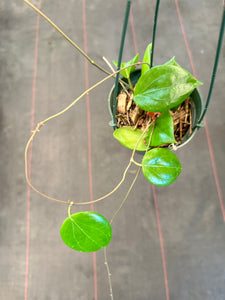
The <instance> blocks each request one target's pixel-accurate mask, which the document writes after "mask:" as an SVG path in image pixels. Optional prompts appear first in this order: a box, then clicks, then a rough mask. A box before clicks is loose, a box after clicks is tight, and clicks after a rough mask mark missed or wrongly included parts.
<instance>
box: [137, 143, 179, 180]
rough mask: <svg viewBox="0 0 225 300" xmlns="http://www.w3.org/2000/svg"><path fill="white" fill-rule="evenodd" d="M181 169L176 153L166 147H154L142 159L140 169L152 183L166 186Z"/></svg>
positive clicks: (174, 178)
mask: <svg viewBox="0 0 225 300" xmlns="http://www.w3.org/2000/svg"><path fill="white" fill-rule="evenodd" d="M181 170H182V167H181V164H180V162H179V160H178V158H177V157H176V155H175V154H174V153H173V152H171V151H170V150H168V149H164V148H154V149H152V150H150V151H148V152H147V153H146V154H145V155H144V157H143V160H142V171H143V173H144V175H145V177H146V178H147V180H148V181H150V182H151V183H152V184H154V185H158V186H166V185H169V184H171V183H173V182H174V181H175V180H176V178H177V177H178V176H179V174H180V172H181Z"/></svg>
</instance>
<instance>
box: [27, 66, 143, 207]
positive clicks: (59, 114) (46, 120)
mask: <svg viewBox="0 0 225 300" xmlns="http://www.w3.org/2000/svg"><path fill="white" fill-rule="evenodd" d="M140 64H142V63H140V62H138V63H135V64H132V65H140ZM132 65H131V66H132ZM128 67H130V66H127V67H124V68H122V69H120V70H118V71H116V72H114V73H112V74H110V75H109V76H107V77H105V78H103V79H102V80H101V81H99V82H97V83H96V84H94V85H93V86H92V87H90V88H89V89H87V90H86V91H85V92H83V93H82V94H81V95H80V96H79V97H78V98H76V99H75V100H74V101H73V102H72V103H71V104H70V105H68V106H67V107H66V108H64V109H63V110H61V111H60V112H58V113H56V114H54V115H52V116H50V117H48V118H47V119H45V120H43V121H42V122H39V123H38V125H37V127H36V129H35V130H34V131H33V133H32V135H31V137H30V138H29V140H28V142H27V145H26V147H25V154H24V156H25V177H26V181H27V184H28V185H29V186H30V187H31V188H32V189H33V190H34V191H35V192H36V193H38V194H39V195H41V196H43V197H45V198H47V199H49V200H52V201H55V202H60V203H64V204H68V203H69V202H68V201H64V200H60V199H56V198H53V197H50V196H48V195H46V194H44V193H42V192H40V191H39V190H38V189H37V188H36V187H34V186H33V185H32V184H31V181H30V178H29V176H28V150H29V146H30V144H31V142H32V141H33V139H34V137H35V135H36V134H37V133H38V132H39V130H40V128H41V127H42V126H43V125H44V124H46V123H47V122H48V121H50V120H52V119H54V118H56V117H59V116H61V115H62V114H64V113H65V112H66V111H68V110H69V109H70V108H71V107H73V106H74V105H75V104H76V103H77V102H78V101H79V100H80V99H81V98H82V97H83V96H85V95H86V94H87V93H89V92H90V91H91V90H93V89H94V88H96V87H97V86H99V85H100V84H102V83H103V82H105V81H106V80H108V79H109V78H111V77H113V76H115V75H116V74H117V73H119V72H120V71H121V70H125V69H126V68H128ZM133 156H134V153H133ZM133 156H132V157H133ZM130 165H131V161H130V162H129V164H128V166H127V168H126V170H125V172H124V175H123V178H122V180H121V182H120V183H119V184H118V185H117V186H116V188H115V189H113V191H112V192H110V193H108V194H107V195H105V196H103V197H101V198H99V199H97V200H94V201H89V202H82V203H79V202H78V203H74V204H77V205H78V204H80V205H81V204H90V203H94V202H98V201H101V200H103V199H105V198H106V197H108V196H110V195H112V194H113V193H114V192H115V191H116V190H117V189H118V188H119V187H120V185H121V184H122V182H123V181H124V179H125V176H126V173H127V171H128V169H129V167H130Z"/></svg>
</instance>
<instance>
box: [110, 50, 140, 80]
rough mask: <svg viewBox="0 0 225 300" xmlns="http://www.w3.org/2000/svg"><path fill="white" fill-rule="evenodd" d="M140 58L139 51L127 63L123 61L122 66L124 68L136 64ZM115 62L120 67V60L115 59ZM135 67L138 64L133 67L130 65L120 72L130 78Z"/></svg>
mask: <svg viewBox="0 0 225 300" xmlns="http://www.w3.org/2000/svg"><path fill="white" fill-rule="evenodd" d="M138 59H139V53H137V55H136V56H135V57H134V58H132V59H131V60H130V61H128V62H126V63H121V66H120V68H121V69H122V68H125V67H128V66H129V65H132V64H135V63H137V62H138ZM113 63H114V65H115V66H116V67H118V61H116V60H114V61H113ZM135 69H136V66H132V67H129V68H127V69H125V70H123V71H121V72H120V73H121V74H122V75H123V77H125V78H130V73H131V72H133V71H134V70H135Z"/></svg>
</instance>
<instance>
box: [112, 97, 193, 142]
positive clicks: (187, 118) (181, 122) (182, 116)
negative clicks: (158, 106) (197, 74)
mask: <svg viewBox="0 0 225 300" xmlns="http://www.w3.org/2000/svg"><path fill="white" fill-rule="evenodd" d="M169 112H170V114H171V116H172V118H173V123H174V136H175V140H176V141H177V142H180V141H181V140H182V138H183V136H184V135H185V134H186V132H187V131H188V129H189V127H190V124H191V123H192V114H191V97H188V98H187V99H186V100H185V101H184V102H183V103H182V104H181V105H180V106H179V107H178V108H177V110H176V111H173V110H169ZM159 116H160V112H158V113H152V112H147V111H144V110H142V109H141V108H140V107H138V106H137V104H136V103H135V102H134V101H133V94H132V93H131V94H130V93H128V92H127V91H126V92H124V91H122V92H121V93H120V94H119V95H118V97H117V115H116V118H117V126H118V127H119V128H120V127H125V126H130V127H133V128H139V129H141V130H145V128H146V126H147V125H148V124H149V122H151V120H152V121H153V120H154V119H156V118H157V117H159ZM191 129H192V128H191V127H190V135H191V133H192V130H191Z"/></svg>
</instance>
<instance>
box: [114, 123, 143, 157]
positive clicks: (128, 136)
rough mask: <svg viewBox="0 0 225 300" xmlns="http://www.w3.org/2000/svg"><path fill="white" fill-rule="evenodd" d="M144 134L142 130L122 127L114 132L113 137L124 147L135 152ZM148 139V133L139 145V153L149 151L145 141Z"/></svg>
mask: <svg viewBox="0 0 225 300" xmlns="http://www.w3.org/2000/svg"><path fill="white" fill-rule="evenodd" d="M142 134H143V131H142V130H141V129H134V128H133V127H121V128H118V129H116V130H115V131H114V133H113V136H114V138H115V139H117V140H118V141H119V142H120V143H121V144H122V145H123V146H125V147H127V148H129V149H132V150H133V149H134V148H135V146H136V144H137V142H138V140H139V139H140V137H141V135H142ZM146 137H147V133H146V134H145V135H144V136H143V138H142V139H141V140H140V142H139V144H138V145H137V148H136V150H137V151H145V150H146V149H147V144H146V143H145V141H144V139H145V138H146Z"/></svg>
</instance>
